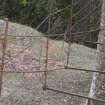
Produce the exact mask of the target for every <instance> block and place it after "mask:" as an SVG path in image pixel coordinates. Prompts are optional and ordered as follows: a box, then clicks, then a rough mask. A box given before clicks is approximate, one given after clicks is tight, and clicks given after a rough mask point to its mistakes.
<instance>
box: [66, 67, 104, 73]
mask: <svg viewBox="0 0 105 105" xmlns="http://www.w3.org/2000/svg"><path fill="white" fill-rule="evenodd" d="M65 69H71V70H76V71H86V72H96V73H101V74H105V72H104V71H97V70H89V69H80V68H74V67H68V66H65Z"/></svg>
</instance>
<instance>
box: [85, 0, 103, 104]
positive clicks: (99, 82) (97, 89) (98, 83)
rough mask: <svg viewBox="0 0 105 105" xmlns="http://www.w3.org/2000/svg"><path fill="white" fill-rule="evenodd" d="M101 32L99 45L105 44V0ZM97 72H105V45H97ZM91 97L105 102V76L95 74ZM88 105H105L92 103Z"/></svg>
mask: <svg viewBox="0 0 105 105" xmlns="http://www.w3.org/2000/svg"><path fill="white" fill-rule="evenodd" d="M101 11H102V13H101V23H100V27H101V31H100V33H99V36H98V42H99V43H105V0H103V1H102V10H101ZM96 70H97V71H105V45H102V44H98V45H97V59H96ZM89 96H90V97H92V98H97V99H102V100H105V74H100V73H94V74H93V80H92V84H91V89H90V93H89ZM87 105H105V103H100V102H95V101H90V103H88V104H87Z"/></svg>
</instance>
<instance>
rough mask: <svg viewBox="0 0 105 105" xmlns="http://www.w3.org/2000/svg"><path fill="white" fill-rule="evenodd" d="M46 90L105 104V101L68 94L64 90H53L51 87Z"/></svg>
mask: <svg viewBox="0 0 105 105" xmlns="http://www.w3.org/2000/svg"><path fill="white" fill-rule="evenodd" d="M46 89H47V90H50V91H54V92H57V93H61V94H66V95H70V96H75V97H80V98H84V99H89V100H93V101H97V102H102V103H105V100H101V99H95V98H91V97H88V96H83V95H79V94H75V93H68V92H65V91H62V90H57V89H52V88H50V87H47V88H46Z"/></svg>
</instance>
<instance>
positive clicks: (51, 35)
mask: <svg viewBox="0 0 105 105" xmlns="http://www.w3.org/2000/svg"><path fill="white" fill-rule="evenodd" d="M95 31H100V29H96V30H88V31H80V32H74V33H71V35H77V34H83V33H91V32H95ZM44 34H45V35H41V36H39V35H36V36H35V35H22V36H20V35H8V36H11V37H56V36H57V35H59V36H63V35H64V34H65V33H62V34H49V35H46V34H47V33H44ZM0 36H2V35H0Z"/></svg>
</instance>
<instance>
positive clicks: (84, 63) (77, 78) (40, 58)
mask: <svg viewBox="0 0 105 105" xmlns="http://www.w3.org/2000/svg"><path fill="white" fill-rule="evenodd" d="M0 23H1V24H0V26H1V27H0V28H1V33H3V30H2V28H3V26H4V22H3V21H1V22H0ZM8 34H9V35H12V36H14V35H17V36H20V35H21V36H22V35H23V36H24V35H26V36H27V35H36V36H43V35H42V33H40V32H37V31H36V30H35V29H32V28H30V27H26V26H23V25H19V24H16V23H10V24H9V33H8ZM45 47H46V38H45V37H36V38H29V37H28V38H22V37H21V38H19V37H17V38H16V37H11V36H8V42H7V50H6V57H5V70H7V71H36V70H44V67H45V51H46V50H45ZM67 50H68V44H67V43H65V42H63V41H56V40H51V39H49V64H48V70H53V69H56V68H57V69H58V68H59V70H58V71H52V72H48V77H47V85H48V87H51V88H54V89H58V90H64V91H67V92H72V93H77V94H81V95H86V96H87V95H88V92H89V88H90V84H91V79H92V73H88V72H83V71H82V72H81V71H74V70H65V69H62V67H64V65H65V62H66V59H67ZM0 54H1V53H0ZM95 55H96V50H95V49H91V48H88V47H85V46H83V45H77V44H75V43H72V44H71V50H70V59H69V60H70V63H69V65H70V66H71V67H78V68H85V69H94V68H95V58H96V56H95ZM43 81H44V75H43V73H40V74H39V73H37V74H32V73H30V74H27V73H21V74H19V73H17V74H16V73H15V74H13V73H9V74H7V73H4V76H3V87H2V96H1V99H0V105H80V104H81V103H82V102H84V101H85V100H83V99H81V98H78V97H71V96H67V95H64V94H60V93H56V92H53V91H48V90H46V91H43V89H42V87H43Z"/></svg>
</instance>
